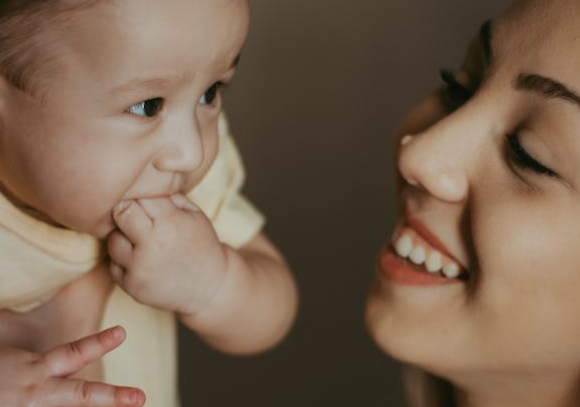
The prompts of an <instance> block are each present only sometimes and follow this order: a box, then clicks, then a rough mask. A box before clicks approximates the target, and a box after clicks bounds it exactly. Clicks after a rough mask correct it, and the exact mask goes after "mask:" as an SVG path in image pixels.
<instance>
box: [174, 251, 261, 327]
mask: <svg viewBox="0 0 580 407" xmlns="http://www.w3.org/2000/svg"><path fill="white" fill-rule="evenodd" d="M224 251H225V256H226V260H227V261H226V265H227V266H226V271H225V276H224V277H223V279H222V280H221V283H220V286H219V287H218V288H217V289H216V292H215V294H214V296H213V297H212V298H211V299H210V300H209V301H208V302H207V303H206V305H205V306H204V307H203V308H201V309H198V310H197V311H194V312H182V313H179V318H180V320H181V321H182V322H183V323H184V324H186V325H187V326H188V327H189V328H191V329H193V330H194V331H196V332H197V333H199V334H201V335H204V334H208V335H211V334H212V333H214V332H215V333H218V332H221V331H223V328H224V326H227V324H228V321H230V320H231V319H232V318H234V316H235V314H236V310H238V309H239V307H240V305H241V304H243V303H244V302H245V300H246V296H247V294H248V292H250V290H251V286H252V278H251V270H250V269H249V267H248V266H247V265H246V263H245V261H244V260H243V258H242V256H240V255H239V254H238V253H237V252H236V251H235V250H234V249H233V248H231V247H229V246H227V245H224Z"/></svg>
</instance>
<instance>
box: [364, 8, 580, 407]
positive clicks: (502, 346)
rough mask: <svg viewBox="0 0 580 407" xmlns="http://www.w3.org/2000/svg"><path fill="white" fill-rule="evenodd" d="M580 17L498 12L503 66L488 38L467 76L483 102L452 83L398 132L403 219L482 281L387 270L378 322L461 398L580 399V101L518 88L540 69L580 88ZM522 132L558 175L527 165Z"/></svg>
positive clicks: (400, 351) (392, 348) (534, 402)
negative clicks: (421, 279) (432, 281)
mask: <svg viewBox="0 0 580 407" xmlns="http://www.w3.org/2000/svg"><path fill="white" fill-rule="evenodd" d="M578 15H580V5H579V4H578V2H576V1H573V0H550V1H546V0H532V1H523V2H519V3H517V4H516V5H515V6H514V7H512V8H511V9H510V10H508V11H507V12H506V13H505V14H503V15H502V16H500V17H499V18H497V19H495V20H494V21H493V24H492V41H491V54H492V58H491V61H490V63H489V66H487V63H486V57H485V47H484V46H482V45H481V42H480V41H479V39H476V40H475V41H474V42H473V44H472V46H471V48H470V50H469V52H468V55H467V58H466V60H465V62H464V64H463V66H462V67H461V69H460V70H459V71H458V72H457V74H456V77H457V79H458V81H459V82H461V83H462V84H463V85H464V86H465V87H466V88H468V89H469V90H470V93H471V94H470V95H469V97H467V98H466V99H465V100H457V98H454V97H453V95H454V94H455V93H456V92H454V91H453V89H452V88H453V86H447V88H445V87H444V88H443V89H440V90H438V91H437V92H435V93H433V94H431V95H429V96H427V97H426V98H425V99H424V100H423V101H422V102H421V103H420V104H419V105H418V106H417V107H416V108H415V109H414V110H413V111H412V112H411V113H410V114H409V116H408V117H407V119H406V120H405V121H404V122H403V123H402V125H401V130H400V132H399V134H398V135H397V140H398V143H397V144H398V171H399V174H400V176H401V177H400V181H401V188H400V194H399V197H400V203H401V217H403V214H404V213H405V212H410V213H412V214H413V216H414V217H415V218H417V219H419V220H420V221H422V222H423V223H424V224H425V225H426V226H427V227H428V228H429V229H430V230H431V231H432V232H433V233H434V234H435V235H436V236H437V237H438V238H439V240H440V241H441V242H442V243H443V244H444V245H445V246H446V247H447V249H448V251H449V252H450V254H451V255H452V256H453V257H454V258H455V259H457V260H458V261H459V263H460V264H461V265H462V266H463V267H464V268H466V269H467V270H468V273H469V280H468V281H456V282H455V283H453V284H446V285H437V286H434V285H429V286H405V285H401V284H396V283H394V282H393V281H392V280H389V279H388V278H387V277H386V276H385V275H384V274H383V273H382V272H381V271H379V272H378V273H377V277H376V282H375V285H374V288H373V290H372V291H371V293H370V295H369V298H368V304H367V312H366V319H367V325H368V327H369V331H370V332H371V335H372V336H373V338H374V340H375V341H376V342H377V344H378V345H379V346H380V347H381V348H382V349H383V350H384V351H385V352H387V353H388V354H390V355H391V356H393V357H395V358H397V359H399V360H402V361H404V362H406V363H409V364H413V365H417V366H419V367H421V368H423V369H425V370H426V371H428V372H431V373H433V374H435V375H437V376H440V377H442V378H444V379H446V380H448V381H450V382H451V383H452V384H453V385H454V386H455V389H456V391H455V393H456V401H457V404H458V405H459V406H477V407H479V406H496V407H497V406H547V405H549V406H572V405H577V404H578V400H580V396H579V394H578V393H579V392H578V390H579V389H578V383H579V382H578V378H579V375H580V341H578V337H579V336H580V318H578V310H579V309H580V296H579V295H578V292H579V289H580V273H579V272H578V271H579V270H580V257H579V256H578V252H579V242H580V232H579V231H580V215H579V214H580V194H579V191H580V108H579V105H578V103H576V102H574V101H573V100H572V99H571V98H570V97H568V98H561V97H558V92H552V93H550V95H547V94H544V93H542V92H541V91H539V90H535V91H532V90H528V89H517V86H515V84H516V83H517V78H518V77H519V76H520V75H521V74H536V75H541V76H544V77H548V78H551V79H554V80H556V81H558V82H560V83H562V84H564V85H565V86H566V87H567V88H568V89H569V90H572V91H575V92H576V94H578V92H580V77H579V76H578V74H577V73H578V72H579V69H580V58H579V56H580V53H579V51H578V44H577V38H578V37H579V36H580V25H579V24H578ZM544 89H547V88H544ZM560 94H561V93H560ZM450 98H451V99H455V100H453V103H454V106H449V104H448V103H446V100H449V99H450ZM510 134H511V135H515V137H516V138H517V140H518V142H519V144H520V145H521V147H522V148H523V149H524V150H525V151H526V152H527V154H528V155H529V156H531V157H533V158H534V159H535V160H536V161H537V162H539V163H541V164H542V165H543V166H544V167H546V168H549V169H550V170H551V171H553V172H554V173H555V174H552V173H547V172H545V171H544V172H543V173H542V172H538V171H537V170H534V169H533V168H529V167H528V168H524V167H522V166H521V165H519V164H518V163H521V161H522V160H521V152H517V151H514V148H513V147H512V146H511V145H510V143H508V141H507V136H508V135H510ZM405 135H411V137H410V138H409V137H407V138H405V139H404V142H403V143H401V140H402V139H403V136H405Z"/></svg>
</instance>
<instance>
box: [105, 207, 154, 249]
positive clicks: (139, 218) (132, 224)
mask: <svg viewBox="0 0 580 407" xmlns="http://www.w3.org/2000/svg"><path fill="white" fill-rule="evenodd" d="M113 219H114V220H115V223H116V224H117V227H118V228H119V230H120V231H121V232H122V233H123V234H124V235H125V236H126V237H127V238H128V239H129V240H130V241H131V243H133V244H140V243H141V242H142V241H143V240H145V239H146V238H147V235H148V233H149V232H150V231H151V228H152V227H153V221H152V220H151V218H149V216H148V215H147V213H146V212H145V211H144V210H143V208H142V207H141V205H139V204H137V202H135V201H129V202H121V203H120V204H119V205H117V207H116V208H115V209H114V210H113Z"/></svg>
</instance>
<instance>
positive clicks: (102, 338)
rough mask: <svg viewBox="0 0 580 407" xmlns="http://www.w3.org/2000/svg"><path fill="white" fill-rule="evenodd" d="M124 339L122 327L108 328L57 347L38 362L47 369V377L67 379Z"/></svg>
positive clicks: (124, 334)
mask: <svg viewBox="0 0 580 407" xmlns="http://www.w3.org/2000/svg"><path fill="white" fill-rule="evenodd" d="M125 337H126V333H125V330H124V329H123V328H122V327H120V326H117V327H114V328H110V329H107V330H105V331H102V332H99V333H97V334H94V335H90V336H87V337H85V338H82V339H79V340H77V341H74V342H70V343H67V344H65V345H61V346H57V347H56V348H54V349H52V350H50V351H48V352H46V353H45V354H44V355H43V357H42V358H41V359H40V361H39V362H40V363H41V364H42V365H43V366H44V367H46V368H47V369H48V373H49V374H48V376H56V377H67V376H70V375H72V374H74V373H76V372H78V371H79V370H81V369H82V368H84V367H85V366H86V365H88V364H89V363H91V362H94V361H96V360H99V359H100V358H102V357H103V356H104V355H105V354H107V353H108V352H110V351H112V350H113V349H115V348H116V347H118V346H119V345H120V344H121V343H123V341H124V340H125Z"/></svg>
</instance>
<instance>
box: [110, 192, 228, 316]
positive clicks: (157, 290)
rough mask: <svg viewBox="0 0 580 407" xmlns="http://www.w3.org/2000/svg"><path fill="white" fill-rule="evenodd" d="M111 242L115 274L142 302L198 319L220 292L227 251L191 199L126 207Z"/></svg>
mask: <svg viewBox="0 0 580 407" xmlns="http://www.w3.org/2000/svg"><path fill="white" fill-rule="evenodd" d="M113 218H114V220H115V222H116V224H117V226H118V230H116V231H114V232H113V233H111V236H110V237H109V242H108V243H109V245H108V246H109V255H110V257H111V274H112V275H113V277H114V278H115V280H116V281H117V283H118V284H119V285H120V286H121V287H122V288H123V289H124V290H125V291H126V292H127V293H128V294H129V295H131V296H132V297H133V298H135V299H136V300H137V301H139V302H141V303H144V304H147V305H151V306H154V307H157V308H162V309H165V310H168V311H174V312H178V313H183V314H194V313H196V312H199V311H200V310H201V309H202V308H203V307H204V306H205V305H207V304H208V303H209V302H210V301H211V300H212V299H213V297H214V296H215V294H216V293H217V291H218V290H219V288H220V286H221V283H222V281H223V279H224V276H225V272H226V270H227V265H228V261H227V254H226V253H227V250H226V249H225V247H224V246H223V245H222V244H221V243H220V241H219V240H218V237H217V235H216V233H215V230H214V229H213V226H212V225H211V222H210V221H209V219H208V218H207V217H206V216H205V215H204V213H203V212H202V211H201V210H200V209H199V208H197V207H196V206H195V205H194V204H193V203H192V202H191V201H190V200H189V199H187V198H186V197H185V196H183V195H180V194H177V195H172V196H171V197H167V198H155V199H140V200H138V201H128V202H123V203H121V204H120V205H118V207H117V208H115V210H114V213H113Z"/></svg>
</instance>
